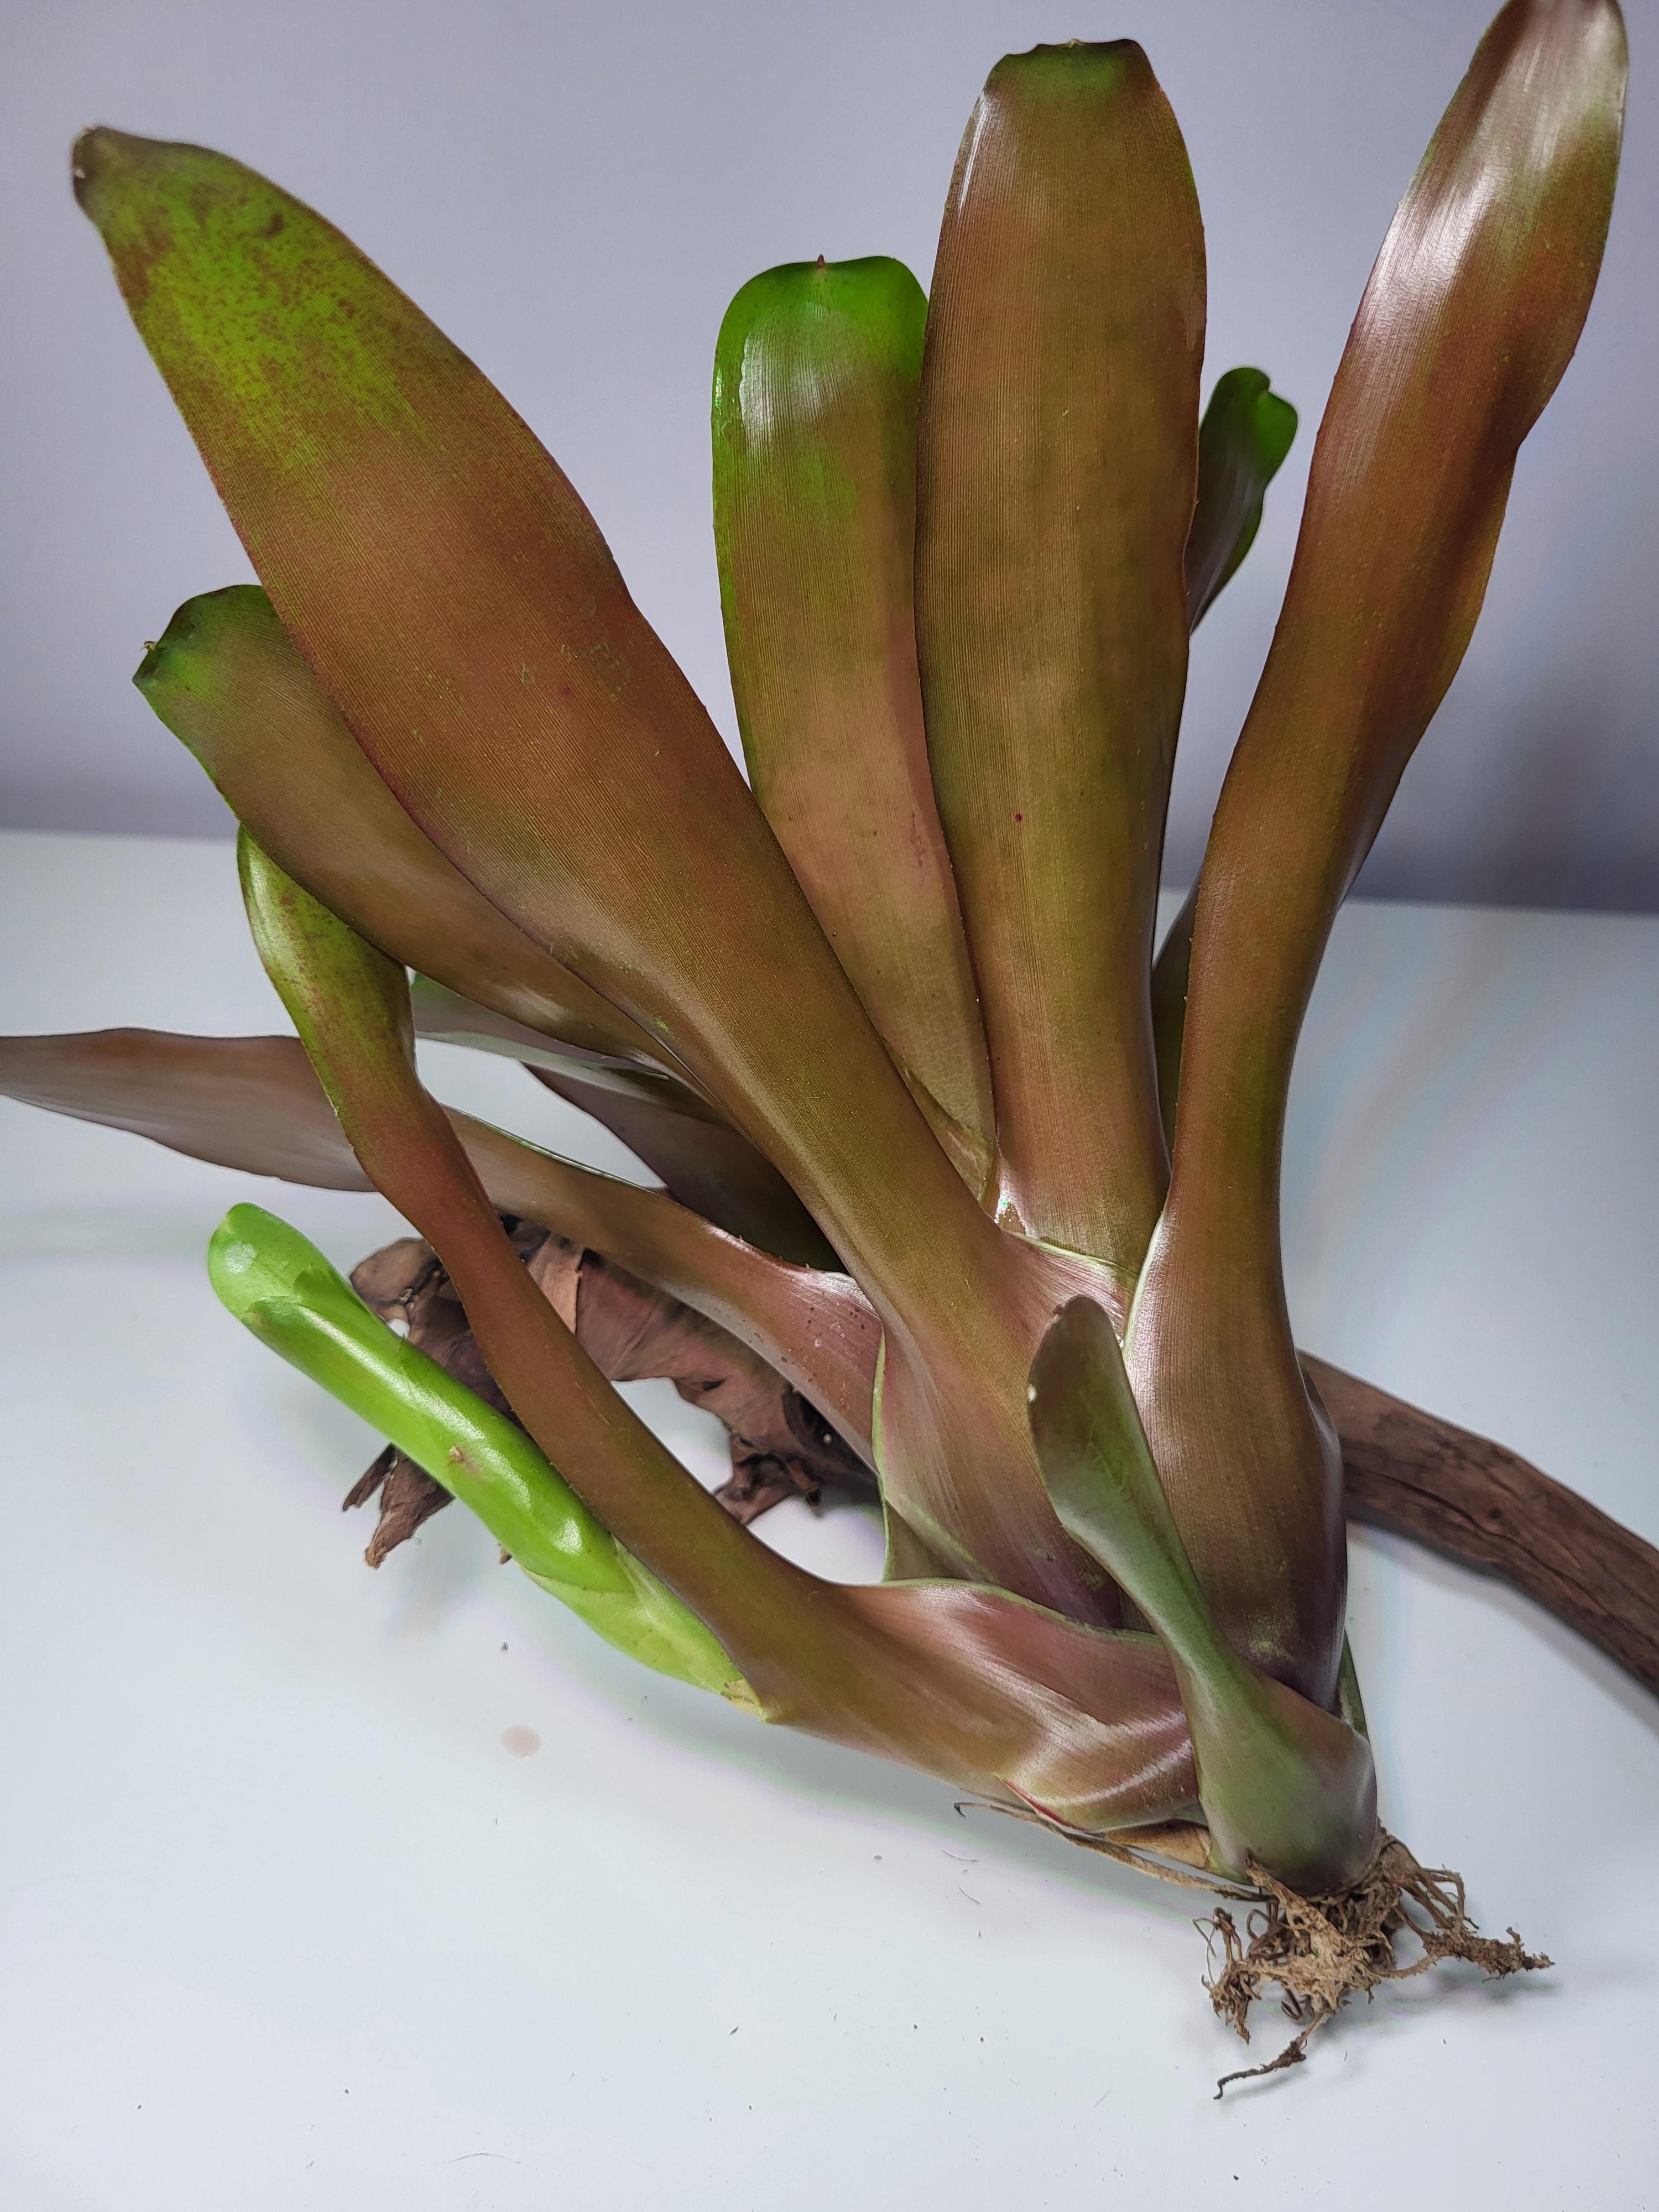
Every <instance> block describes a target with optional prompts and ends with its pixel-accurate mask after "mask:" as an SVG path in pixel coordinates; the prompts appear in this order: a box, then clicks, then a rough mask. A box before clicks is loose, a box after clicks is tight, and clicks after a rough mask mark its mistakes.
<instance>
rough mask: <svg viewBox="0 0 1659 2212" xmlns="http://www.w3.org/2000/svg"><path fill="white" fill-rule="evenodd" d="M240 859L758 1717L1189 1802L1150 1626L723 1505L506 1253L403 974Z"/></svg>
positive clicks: (470, 1278)
mask: <svg viewBox="0 0 1659 2212" xmlns="http://www.w3.org/2000/svg"><path fill="white" fill-rule="evenodd" d="M241 856H242V868H243V884H244V891H245V896H246V902H247V907H248V916H249V921H250V923H251V926H252V930H253V934H254V941H255V943H256V945H258V949H259V953H260V957H261V958H262V959H263V960H264V963H265V964H266V968H267V970H268V972H269V973H270V977H271V980H272V981H273V982H274V983H275V984H276V987H277V990H278V992H279V994H281V996H282V998H283V1003H284V1004H285V1005H286V1006H287V1007H288V1009H289V1014H290V1016H291V1017H292V1018H293V1020H294V1023H295V1027H296V1028H297V1029H298V1030H299V1031H300V1034H301V1038H302V1040H303V1041H304V1042H305V1045H306V1048H307V1051H308V1052H309V1053H310V1054H311V1055H312V1058H313V1063H314V1065H315V1066H316V1067H317V1070H318V1073H319V1077H320V1078H321V1079H322V1082H323V1085H324V1087H325V1090H326V1091H327V1092H328V1094H329V1097H330V1098H331V1100H332V1102H333V1103H334V1106H335V1109H336V1111H337V1114H338V1115H339V1116H340V1120H341V1125H342V1127H343V1128H344V1129H345V1131H346V1133H347V1134H348V1135H349V1138H350V1139H351V1142H352V1146H353V1148H354V1150H355V1151H356V1153H357V1156H358V1158H360V1159H361V1160H362V1163H363V1164H364V1166H365V1167H366V1168H367V1169H368V1171H369V1173H370V1174H371V1175H372V1176H373V1177H374V1181H375V1183H376V1185H377V1187H378V1188H380V1190H382V1191H383V1192H384V1193H385V1194H386V1197H387V1198H389V1199H390V1200H392V1203H393V1205H395V1206H398V1209H399V1210H400V1211H401V1212H403V1213H404V1215H405V1217H406V1218H408V1219H410V1221H412V1222H413V1223H414V1225H416V1228H417V1229H419V1231H421V1233H422V1235H423V1236H424V1237H426V1238H427V1240H428V1243H430V1244H431V1245H432V1246H433V1248H434V1249H435V1251H436V1252H437V1254H438V1255H439V1257H440V1258H441V1261H443V1264H444V1266H445V1267H446V1269H447V1272H448V1273H449V1275H450V1276H451V1278H452V1279H453V1282H454V1284H455V1286H456V1288H457V1290H458V1291H459V1293H460V1295H461V1298H462V1302H463V1304H464V1305H465V1310H466V1313H467V1317H468V1320H469V1322H471V1328H472V1331H473V1334H474V1335H475V1336H476V1338H477V1342H478V1346H479V1348H480V1350H481V1351H482V1352H483V1355H484V1358H485V1359H486V1361H487V1363H488V1365H489V1371H490V1372H491V1374H492V1375H493V1376H495V1379H496V1381H497V1382H498V1383H500V1385H501V1388H502V1389H503V1390H504V1391H505V1393H506V1394H507V1398H508V1400H509V1401H510V1402H511V1404H512V1406H513V1410H514V1412H515V1413H517V1414H518V1416H519V1418H520V1420H521V1421H522V1422H523V1423H524V1425H525V1426H526V1429H527V1430H528V1431H529V1432H530V1434H531V1436H532V1437H533V1438H534V1439H535V1441H536V1442H537V1443H538V1444H539V1445H540V1446H541V1448H542V1450H543V1451H544V1454H545V1455H546V1456H547V1458H548V1459H549V1460H550V1462H551V1463H552V1464H553V1465H554V1466H555V1467H556V1468H558V1470H559V1472H560V1474H562V1476H563V1477H564V1478H565V1479H566V1480H568V1482H569V1483H570V1485H571V1486H572V1488H573V1489H574V1491H575V1492H576V1494H577V1496H578V1497H579V1498H581V1499H582V1500H583V1502H584V1503H585V1504H586V1505H587V1507H588V1508H589V1509H590V1510H591V1511H592V1512H593V1513H595V1514H597V1515H598V1516H599V1518H600V1520H601V1521H602V1522H604V1524H605V1527H606V1528H608V1529H609V1530H610V1531H611V1534H613V1535H615V1536H616V1537H617V1538H618V1539H619V1540H620V1541H621V1542H623V1544H625V1545H626V1546H627V1547H628V1549H629V1551H630V1552H631V1553H633V1554H634V1555H635V1558H636V1559H639V1560H640V1561H641V1564H642V1565H644V1566H646V1567H647V1569H649V1570H650V1571H652V1572H653V1574H656V1575H658V1576H659V1577H660V1578H661V1579H662V1581H663V1582H665V1583H666V1584H667V1585H668V1586H669V1588H670V1589H672V1590H673V1591H674V1592H675V1593H676V1594H677V1595H678V1596H679V1597H680V1598H681V1599H683V1600H684V1602H685V1603H686V1604H688V1605H689V1606H690V1607H691V1608H692V1610H693V1611H694V1612H695V1613H696V1614H697V1615H698V1617H699V1618H700V1619H701V1620H702V1621H703V1623H704V1624H705V1626H707V1627H708V1629H709V1631H710V1632H711V1633H713V1634H714V1636H715V1637H716V1638H718V1640H719V1642H720V1644H721V1646H722V1647H723V1648H724V1649H725V1650H726V1651H727V1652H728V1653H729V1654H730V1655H731V1656H732V1660H733V1661H734V1662H735V1663H736V1664H737V1666H738V1668H739V1669H740V1670H741V1672H742V1674H744V1677H745V1679H746V1680H747V1681H748V1682H749V1684H750V1686H752V1688H753V1689H754V1691H755V1692H756V1695H757V1699H758V1700H759V1702H760V1705H761V1707H762V1710H763V1711H764V1712H765V1713H766V1715H767V1717H769V1718H770V1719H775V1720H784V1721H787V1722H789V1723H791V1724H793V1725H794V1726H797V1727H801V1728H805V1729H810V1730H812V1731H813V1732H815V1733H818V1734H822V1735H832V1736H834V1737H836V1740H838V1741H846V1742H850V1743H855V1744H859V1745H861V1746H863V1747H866V1748H870V1749H879V1750H883V1751H884V1752H886V1753H888V1755H889V1756H892V1757H897V1758H902V1759H908V1760H909V1761H910V1762H911V1763H913V1764H915V1765H921V1766H923V1767H925V1768H927V1770H928V1771H931V1772H933V1773H938V1774H942V1775H945V1776H946V1777H948V1778H951V1780H953V1781H957V1782H959V1783H966V1784H969V1786H971V1787H975V1788H989V1789H991V1790H994V1791H995V1792H996V1793H997V1794H999V1795H1000V1796H1004V1797H1006V1796H1009V1794H1010V1792H1011V1790H1012V1792H1014V1793H1016V1794H1018V1793H1020V1792H1025V1793H1026V1794H1029V1795H1030V1796H1036V1797H1039V1798H1040V1801H1041V1802H1043V1803H1044V1804H1046V1805H1054V1807H1055V1808H1056V1809H1058V1810H1060V1811H1061V1817H1064V1818H1068V1819H1073V1820H1079V1821H1080V1822H1083V1823H1087V1824H1091V1825H1095V1826H1128V1825H1139V1824H1141V1823H1144V1822H1146V1821H1150V1820H1159V1819H1163V1818H1166V1817H1168V1816H1169V1815H1170V1814H1171V1813H1173V1812H1179V1811H1182V1810H1183V1809H1186V1808H1188V1807H1189V1806H1190V1803H1191V1793H1192V1780H1193V1770H1192V1765H1191V1754H1190V1747H1189V1746H1188V1741H1187V1733H1186V1725H1185V1721H1184V1717H1182V1713H1181V1709H1180V1703H1179V1699H1178V1698H1177V1697H1176V1694H1175V1690H1174V1684H1173V1680H1172V1678H1171V1676H1170V1674H1169V1671H1168V1667H1167V1662H1165V1661H1164V1656H1163V1654H1162V1653H1161V1651H1159V1650H1158V1648H1157V1646H1156V1645H1155V1644H1152V1641H1151V1639H1149V1638H1141V1637H1133V1636H1127V1637H1126V1636H1103V1635H1100V1634H1098V1633H1097V1632H1093V1631H1091V1630H1089V1629H1086V1628H1084V1627H1081V1626H1078V1625H1077V1624H1075V1623H1073V1622H1070V1621H1066V1620H1061V1619H1060V1618H1059V1617H1057V1616H1055V1615H1053V1614H1049V1613H1044V1612H1043V1611H1042V1609H1041V1608H1038V1607H1031V1606H1028V1605H1023V1604H1021V1603H1020V1602H1019V1601H1018V1600H1016V1599H1014V1598H1012V1597H1010V1596H1008V1595H1006V1593H1003V1592H1000V1591H995V1590H987V1589H965V1588H963V1587H961V1586H958V1585H954V1584H945V1585H914V1584H911V1585H891V1586H888V1587H886V1588H881V1589H868V1590H848V1589H842V1588H841V1587H839V1586H837V1585H835V1584H829V1583H821V1582H818V1581H817V1580H816V1578H815V1577H811V1576H810V1575H806V1574H804V1573H803V1572H802V1571H800V1570H799V1569H798V1568H796V1567H793V1566H792V1565H790V1564H789V1563H788V1562H787V1560H785V1559H781V1558H780V1557H779V1556H778V1555H777V1554H776V1553H773V1552H771V1551H769V1549H768V1548H767V1547H765V1546H764V1545H763V1544H761V1543H760V1542H759V1541H758V1540H757V1538H755V1537H754V1536H752V1535H750V1533H749V1532H748V1531H747V1530H746V1529H744V1528H740V1527H739V1526H738V1523H737V1522H735V1521H733V1520H732V1519H731V1518H730V1516H727V1515H726V1513H725V1512H723V1511H722V1510H721V1509H720V1506H719V1505H718V1504H715V1502H714V1499H713V1498H710V1497H709V1496H708V1493H707V1492H705V1491H703V1490H702V1488H701V1487H700V1486H699V1485H698V1484H697V1483H696V1482H695V1481H694V1480H692V1479H691V1477H690V1475H689V1474H686V1472H685V1470H684V1468H682V1467H681V1466H680V1465H679V1464H678V1462H677V1461H676V1460H675V1459H674V1458H673V1457H672V1455H671V1454H670V1453H669V1452H668V1451H667V1450H666V1449H665V1447H664V1446H663V1445H662V1444H661V1443H659V1441H658V1439H657V1438H656V1437H654V1436H653V1434H652V1433H651V1431H649V1430H648V1429H647V1428H646V1427H645V1425H643V1423H642V1422H641V1421H640V1420H639V1419H638V1418H637V1416H636V1415H635V1413H633V1412H632V1410H631V1408H629V1407H628V1406H627V1405H626V1404H625V1403H624V1402H623V1401H622V1400H621V1399H619V1398H618V1397H617V1394H616V1393H615V1391H614V1390H612V1389H611V1386H610V1385H609V1383H606V1382H605V1378H604V1377H603V1376H601V1375H600V1374H599V1370H598V1369H597V1368H596V1367H595V1366H594V1364H593V1363H592V1360H591V1359H590V1358H588V1356H587V1354H586V1352H583V1351H582V1349H581V1348H580V1346H579V1345H578V1344H577V1342H576V1340H575V1338H574V1335H573V1334H571V1332H570V1330H569V1329H568V1328H566V1327H565V1325H564V1323H563V1322H562V1321H561V1320H560V1319H559V1318H558V1316H556V1314H555V1312H554V1311H553V1309H552V1307H551V1305H550V1304H549V1302H548V1300H547V1299H546V1298H545V1297H543V1295H542V1293H541V1292H540V1291H539V1290H538V1289H537V1288H536V1286H535V1285H534V1284H533V1283H532V1281H531V1279H530V1277H529V1275H528V1274H527V1273H526V1271H525V1269H524V1267H522V1266H521V1265H520V1261H519V1260H518V1257H517V1255H516V1254H515V1253H514V1251H513V1248H512V1246H511V1244H510V1243H508V1241H507V1237H506V1236H505V1235H504V1233H503V1231H502V1230H501V1224H500V1222H499V1221H498V1220H497V1219H496V1218H495V1213H494V1212H493V1211H492V1209H491V1207H490V1205H489V1200H488V1198H487V1197H486V1196H485V1194H484V1192H483V1188H482V1187H481V1186H480V1184H479V1183H478V1181H477V1176H475V1174H474V1173H473V1170H471V1167H470V1165H469V1164H468V1163H467V1160H466V1158H465V1154H464V1152H462V1150H461V1148H460V1146H459V1142H458V1140H457V1139H456V1138H455V1136H454V1133H453V1131H452V1130H451V1128H450V1127H449V1124H448V1123H447V1121H446V1120H445V1118H444V1116H443V1114H442V1112H441V1109H440V1108H438V1107H437V1106H436V1105H435V1103H434V1102H433V1101H432V1100H431V1099H430V1098H429V1097H427V1095H426V1093H425V1092H424V1091H423V1090H422V1088H421V1085H420V1083H419V1079H418V1078H417V1077H416V1073H415V1070H414V1061H413V1054H412V1039H413V1029H412V1024H411V1023H410V1017H409V1010H408V1001H407V987H406V984H405V981H404V976H403V973H402V971H401V969H398V968H397V967H396V966H395V965H394V963H392V962H391V961H389V960H387V959H386V957H385V956H384V955H383V954H380V953H379V952H377V951H375V950H374V948H373V947H372V946H371V945H368V944H367V943H366V942H365V941H364V940H363V939H361V938H359V937H357V936H356V934H355V933H354V932H353V931H351V930H350V929H349V927H347V925H346V924H344V923H343V922H342V921H339V920H338V919H337V917H336V916H335V915H332V914H331V913H330V912H329V911H328V909H327V908H325V907H324V906H322V905H321V904H320V903H319V902H318V901H316V900H315V899H313V898H312V897H311V896H310V895H309V893H307V891H305V890H301V887H300V886H299V885H298V884H295V883H293V882H292V881H291V879H290V878H287V877H286V876H284V875H283V872H281V870H280V869H278V868H276V866H275V865H274V864H273V863H272V862H271V861H270V860H268V859H267V858H266V856H265V855H264V854H261V853H260V852H259V851H258V848H257V847H256V846H255V845H253V843H252V841H251V840H250V839H248V838H247V836H246V833H245V834H244V836H243V838H242V841H241ZM1028 1785H1030V1787H1029V1789H1028Z"/></svg>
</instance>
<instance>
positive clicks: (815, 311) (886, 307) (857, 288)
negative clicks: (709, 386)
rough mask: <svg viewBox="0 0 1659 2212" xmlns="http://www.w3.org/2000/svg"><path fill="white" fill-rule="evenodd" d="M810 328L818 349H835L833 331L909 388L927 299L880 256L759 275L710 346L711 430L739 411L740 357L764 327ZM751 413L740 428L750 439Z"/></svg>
mask: <svg viewBox="0 0 1659 2212" xmlns="http://www.w3.org/2000/svg"><path fill="white" fill-rule="evenodd" d="M792 323H793V324H795V325H813V326H815V335H816V336H817V343H818V345H819V346H820V347H823V346H825V345H826V344H828V345H833V343H834V332H835V331H836V325H842V326H843V328H844V330H845V332H846V338H845V340H844V343H852V344H855V345H857V346H858V348H859V349H860V353H861V354H862V355H863V356H864V357H865V358H866V360H867V361H868V362H869V363H870V365H871V366H872V368H875V369H877V370H878V371H884V372H885V373H887V374H890V375H894V376H896V377H900V378H903V379H906V380H910V381H914V380H915V378H917V377H918V376H920V375H921V349H922V339H923V335H924V332H925V331H926V328H927V294H926V293H925V292H924V291H923V290H922V289H921V285H920V284H919V283H917V282H916V279H915V276H913V275H912V274H911V272H910V270H908V269H907V268H906V267H905V265H904V264H903V263H902V261H895V260H892V259H891V258H890V257H889V256H887V255H886V254H883V253H877V254H869V255H866V256H865V257H864V258H861V259H859V260H854V261H824V260H823V259H819V260H817V261H786V262H783V263H781V264H780V265H779V266H778V267H777V268H775V269H764V270H762V271H761V273H760V275H759V276H751V277H750V280H749V282H748V283H746V284H744V286H743V287H742V289H740V290H739V291H738V293H737V294H736V295H735V296H734V297H733V299H732V304H731V306H730V307H728V308H727V309H726V313H725V316H724V317H723V319H722V320H721V323H720V336H719V337H718V339H717V340H716V341H715V347H714V410H715V422H716V425H717V427H718V426H719V425H720V423H721V422H722V420H723V417H724V414H725V410H726V409H727V408H729V407H732V406H734V405H737V404H740V402H741V393H742V378H743V374H744V367H745V362H744V356H745V352H746V350H747V349H748V347H749V345H750V341H751V339H753V338H754V337H755V335H756V333H757V331H761V330H763V328H766V327H767V326H770V325H778V324H782V325H789V324H792ZM756 427H757V426H756V424H755V422H754V416H753V414H752V413H751V412H750V411H749V410H745V416H744V428H746V429H748V430H749V432H750V435H753V432H754V428H756Z"/></svg>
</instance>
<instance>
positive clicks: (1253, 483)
mask: <svg viewBox="0 0 1659 2212" xmlns="http://www.w3.org/2000/svg"><path fill="white" fill-rule="evenodd" d="M1296 420H1297V417H1296V410H1295V408H1294V407H1292V406H1291V403H1290V401H1289V400H1288V399H1281V398H1279V394H1278V393H1277V392H1273V391H1272V390H1270V389H1269V387H1268V382H1267V378H1266V377H1265V376H1264V375H1263V374H1262V373H1261V370H1260V369H1259V368H1230V369H1229V370H1228V371H1227V373H1226V374H1225V376H1222V377H1218V378H1217V380H1216V386H1215V390H1214V391H1213V392H1212V393H1211V394H1210V404H1209V405H1208V406H1207V407H1206V409H1205V410H1204V420H1203V422H1201V423H1200V425H1199V431H1198V504H1197V506H1196V507H1194V509H1193V526H1192V532H1191V535H1190V536H1189V537H1188V540H1187V627H1188V629H1189V630H1194V629H1197V628H1198V626H1199V624H1200V623H1201V622H1202V621H1203V619H1204V617H1205V616H1206V614H1207V613H1208V612H1209V611H1210V609H1211V607H1212V605H1214V603H1215V599H1216V596H1217V594H1218V592H1220V590H1221V589H1222V587H1223V586H1224V585H1225V584H1226V583H1228V582H1229V581H1231V578H1232V576H1233V574H1234V573H1235V571H1236V570H1237V567H1238V564H1239V562H1241V561H1242V560H1243V558H1244V556H1245V555H1246V554H1247V553H1248V552H1249V550H1250V548H1251V546H1252V545H1254V544H1255V533H1256V532H1257V531H1258V530H1260V529H1261V502H1262V498H1263V495H1265V494H1266V492H1267V486H1268V485H1269V484H1270V483H1272V482H1273V478H1274V477H1276V476H1277V475H1278V473H1279V467H1280V465H1281V464H1282V463H1283V461H1284V459H1285V454H1286V453H1289V452H1290V450H1291V441H1292V439H1294V437H1295V436H1296Z"/></svg>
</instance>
